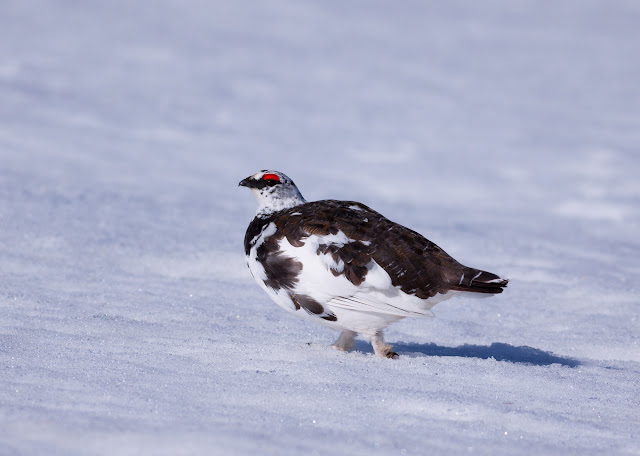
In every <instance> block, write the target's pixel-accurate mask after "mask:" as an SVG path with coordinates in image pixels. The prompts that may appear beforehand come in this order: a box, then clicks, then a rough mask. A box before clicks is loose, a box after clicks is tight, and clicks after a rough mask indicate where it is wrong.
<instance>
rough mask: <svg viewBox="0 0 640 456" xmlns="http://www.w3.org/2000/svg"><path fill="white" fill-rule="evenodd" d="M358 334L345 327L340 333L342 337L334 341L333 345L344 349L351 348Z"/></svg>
mask: <svg viewBox="0 0 640 456" xmlns="http://www.w3.org/2000/svg"><path fill="white" fill-rule="evenodd" d="M356 334H357V333H356V332H353V331H350V330H348V329H345V330H344V331H342V332H341V333H340V337H338V340H336V341H335V342H334V343H333V345H332V347H333V348H337V349H338V350H342V351H347V350H349V349H350V348H351V347H352V346H353V339H354V338H355V337H356Z"/></svg>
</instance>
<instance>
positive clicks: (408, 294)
mask: <svg viewBox="0 0 640 456" xmlns="http://www.w3.org/2000/svg"><path fill="white" fill-rule="evenodd" d="M239 185H241V186H244V187H248V188H250V189H251V190H252V191H253V192H254V193H255V195H256V197H257V198H258V211H257V213H256V215H255V218H254V219H253V220H252V222H251V223H250V224H249V228H248V229H247V233H246V235H245V238H244V249H245V254H246V256H247V263H248V265H249V269H250V270H251V273H252V274H253V277H254V278H255V279H256V281H257V282H258V284H260V286H261V287H262V288H263V289H264V291H266V292H267V294H268V295H269V296H270V297H271V299H273V300H274V301H275V302H276V303H277V304H278V305H279V306H280V307H282V308H284V309H285V310H287V311H289V312H291V313H293V314H295V315H297V316H299V317H303V318H305V319H307V320H311V321H315V322H318V323H324V324H325V325H328V326H330V327H332V328H334V329H339V330H342V333H341V334H340V337H338V340H337V341H336V342H335V344H334V347H336V348H338V349H340V350H347V349H349V348H350V347H351V345H352V343H353V339H354V337H355V336H356V335H357V334H361V335H362V336H363V337H365V338H366V339H367V340H369V341H371V344H372V345H373V350H374V352H375V354H376V355H378V356H382V357H388V358H393V357H396V356H397V354H396V353H394V352H393V351H392V348H391V347H390V346H389V345H386V344H385V343H384V340H383V336H382V331H383V329H384V328H386V327H387V326H388V325H389V324H390V323H393V322H395V321H397V320H400V319H402V318H404V317H431V316H433V314H432V313H431V311H430V309H431V307H433V306H434V305H435V304H437V303H438V302H441V301H444V300H446V299H449V298H451V297H452V296H454V295H456V294H460V293H466V294H469V295H477V296H479V295H484V296H487V295H490V294H496V293H502V290H503V288H504V287H505V286H506V285H507V282H508V280H506V279H502V278H500V277H498V276H497V275H495V274H492V273H490V272H486V271H482V270H480V269H473V268H469V267H466V266H463V265H462V264H460V263H458V262H457V261H456V260H454V259H453V258H452V257H450V256H449V255H448V254H447V253H446V252H445V251H444V250H442V249H441V248H440V247H438V246H437V245H435V244H434V243H433V242H431V241H429V240H427V239H425V238H424V237H423V236H421V235H420V234H418V233H416V232H415V231H412V230H410V229H408V228H405V227H404V226H402V225H399V224H397V223H394V222H392V221H390V220H388V219H386V218H385V217H383V216H382V215H380V214H379V213H377V212H376V211H374V210H372V209H370V208H368V207H367V206H365V205H364V204H361V203H356V202H353V201H336V200H324V201H315V202H310V203H308V202H306V201H305V200H304V198H303V197H302V195H301V194H300V191H299V190H298V188H297V187H296V185H295V184H294V183H293V181H292V180H291V179H289V178H288V177H287V176H285V175H284V174H283V173H281V172H278V171H260V172H258V173H256V174H254V175H253V176H249V177H247V178H246V179H244V180H242V181H241V182H240V183H239Z"/></svg>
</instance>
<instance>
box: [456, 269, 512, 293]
mask: <svg viewBox="0 0 640 456" xmlns="http://www.w3.org/2000/svg"><path fill="white" fill-rule="evenodd" d="M507 283H509V280H507V279H503V278H501V277H499V276H497V275H495V274H493V273H491V272H487V271H481V270H480V269H473V268H465V269H464V271H463V273H462V274H461V276H460V277H459V278H458V283H457V284H455V282H454V284H455V285H453V286H452V287H451V289H452V290H456V291H468V292H472V293H491V294H496V293H502V291H503V290H504V288H505V287H506V286H507Z"/></svg>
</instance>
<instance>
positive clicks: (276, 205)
mask: <svg viewBox="0 0 640 456" xmlns="http://www.w3.org/2000/svg"><path fill="white" fill-rule="evenodd" d="M304 203H306V200H305V199H304V198H303V197H302V195H301V194H300V193H298V194H297V195H287V196H285V197H278V198H270V197H266V198H261V199H260V201H259V204H258V210H257V212H256V217H258V218H265V217H268V216H270V215H271V214H273V213H274V212H279V211H283V210H285V209H291V208H292V207H296V206H298V205H300V204H304Z"/></svg>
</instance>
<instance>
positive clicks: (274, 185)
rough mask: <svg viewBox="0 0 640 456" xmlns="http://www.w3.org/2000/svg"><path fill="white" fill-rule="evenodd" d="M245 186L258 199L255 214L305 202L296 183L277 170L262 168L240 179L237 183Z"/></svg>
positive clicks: (262, 213)
mask: <svg viewBox="0 0 640 456" xmlns="http://www.w3.org/2000/svg"><path fill="white" fill-rule="evenodd" d="M238 185H239V186H242V187H247V188H249V189H251V191H252V192H253V193H254V195H256V198H257V199H258V212H257V214H256V215H257V216H259V217H260V216H266V215H269V214H271V213H273V212H277V211H281V210H283V209H289V208H290V207H294V206H297V205H298V204H302V203H304V202H305V199H304V198H303V197H302V195H301V194H300V190H298V187H296V184H294V183H293V181H292V180H291V179H290V178H289V177H288V176H286V175H285V174H284V173H281V172H279V171H269V170H263V171H259V172H257V173H255V174H254V175H253V176H249V177H247V178H246V179H242V180H241V181H240V183H239V184H238Z"/></svg>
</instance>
